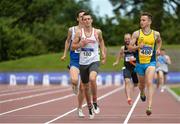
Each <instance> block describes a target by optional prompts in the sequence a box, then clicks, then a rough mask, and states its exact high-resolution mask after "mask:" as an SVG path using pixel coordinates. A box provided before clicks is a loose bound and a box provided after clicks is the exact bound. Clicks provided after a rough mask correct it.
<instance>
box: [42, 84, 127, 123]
mask: <svg viewBox="0 0 180 124" xmlns="http://www.w3.org/2000/svg"><path fill="white" fill-rule="evenodd" d="M122 89H124V86H122V87H119V88H116V89H114V90H112V91H110V92H108V93H106V94H104V95H102V96H100V97H98V99H97V100H98V101H99V100H101V99H103V98H105V97H107V96H110V95H112V94H114V93H116V92H117V91H120V90H122ZM85 106H87V104H86V103H85V104H83V105H82V108H83V107H85ZM76 110H77V108H74V109H72V110H70V111H68V112H66V113H64V114H62V115H60V116H58V117H56V118H54V119H52V120H50V121H48V122H45V123H44V124H49V123H52V122H54V121H56V120H58V119H60V118H63V117H65V116H67V115H68V114H70V113H72V112H75V111H76Z"/></svg>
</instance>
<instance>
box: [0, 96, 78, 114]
mask: <svg viewBox="0 0 180 124" xmlns="http://www.w3.org/2000/svg"><path fill="white" fill-rule="evenodd" d="M72 96H75V95H74V94H69V95H66V96H63V97H59V98H56V99H51V100H47V101H44V102H40V103H36V104H32V105H29V106H25V107H21V108H18V109H13V110H11V111H7V112H3V113H0V116H2V115H5V114H9V113H12V112H16V111H19V110H23V109H27V108H31V107H35V106H38V105H43V104H46V103H50V102H55V101H58V100H63V99H66V98H69V97H72Z"/></svg>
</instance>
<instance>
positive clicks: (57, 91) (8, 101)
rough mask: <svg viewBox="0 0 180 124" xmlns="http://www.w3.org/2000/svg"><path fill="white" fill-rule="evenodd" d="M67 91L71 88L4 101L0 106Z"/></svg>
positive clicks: (0, 102)
mask: <svg viewBox="0 0 180 124" xmlns="http://www.w3.org/2000/svg"><path fill="white" fill-rule="evenodd" d="M69 90H71V88H68V89H61V90H55V91H48V92H44V93H39V94H35V95H29V96H24V97H18V98H14V99H6V100H2V101H0V104H2V103H6V102H13V101H18V100H24V99H29V98H33V97H39V96H44V95H50V94H55V93H61V92H65V91H69Z"/></svg>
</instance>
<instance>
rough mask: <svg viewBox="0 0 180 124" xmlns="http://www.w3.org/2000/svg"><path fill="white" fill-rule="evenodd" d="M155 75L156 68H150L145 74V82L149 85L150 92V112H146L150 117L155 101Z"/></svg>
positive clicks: (148, 90)
mask: <svg viewBox="0 0 180 124" xmlns="http://www.w3.org/2000/svg"><path fill="white" fill-rule="evenodd" d="M154 74H155V66H149V67H148V68H147V69H146V72H145V82H146V85H147V92H148V97H147V98H148V99H147V100H148V110H147V111H146V113H147V114H148V115H150V114H151V112H150V111H149V109H150V108H151V107H152V100H153V92H154V87H153V78H154Z"/></svg>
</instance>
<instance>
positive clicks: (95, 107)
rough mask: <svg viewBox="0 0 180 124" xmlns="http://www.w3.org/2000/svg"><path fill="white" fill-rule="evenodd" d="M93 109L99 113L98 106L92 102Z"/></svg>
mask: <svg viewBox="0 0 180 124" xmlns="http://www.w3.org/2000/svg"><path fill="white" fill-rule="evenodd" d="M93 109H94V113H95V114H99V113H100V108H99V106H98V105H97V103H93Z"/></svg>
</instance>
